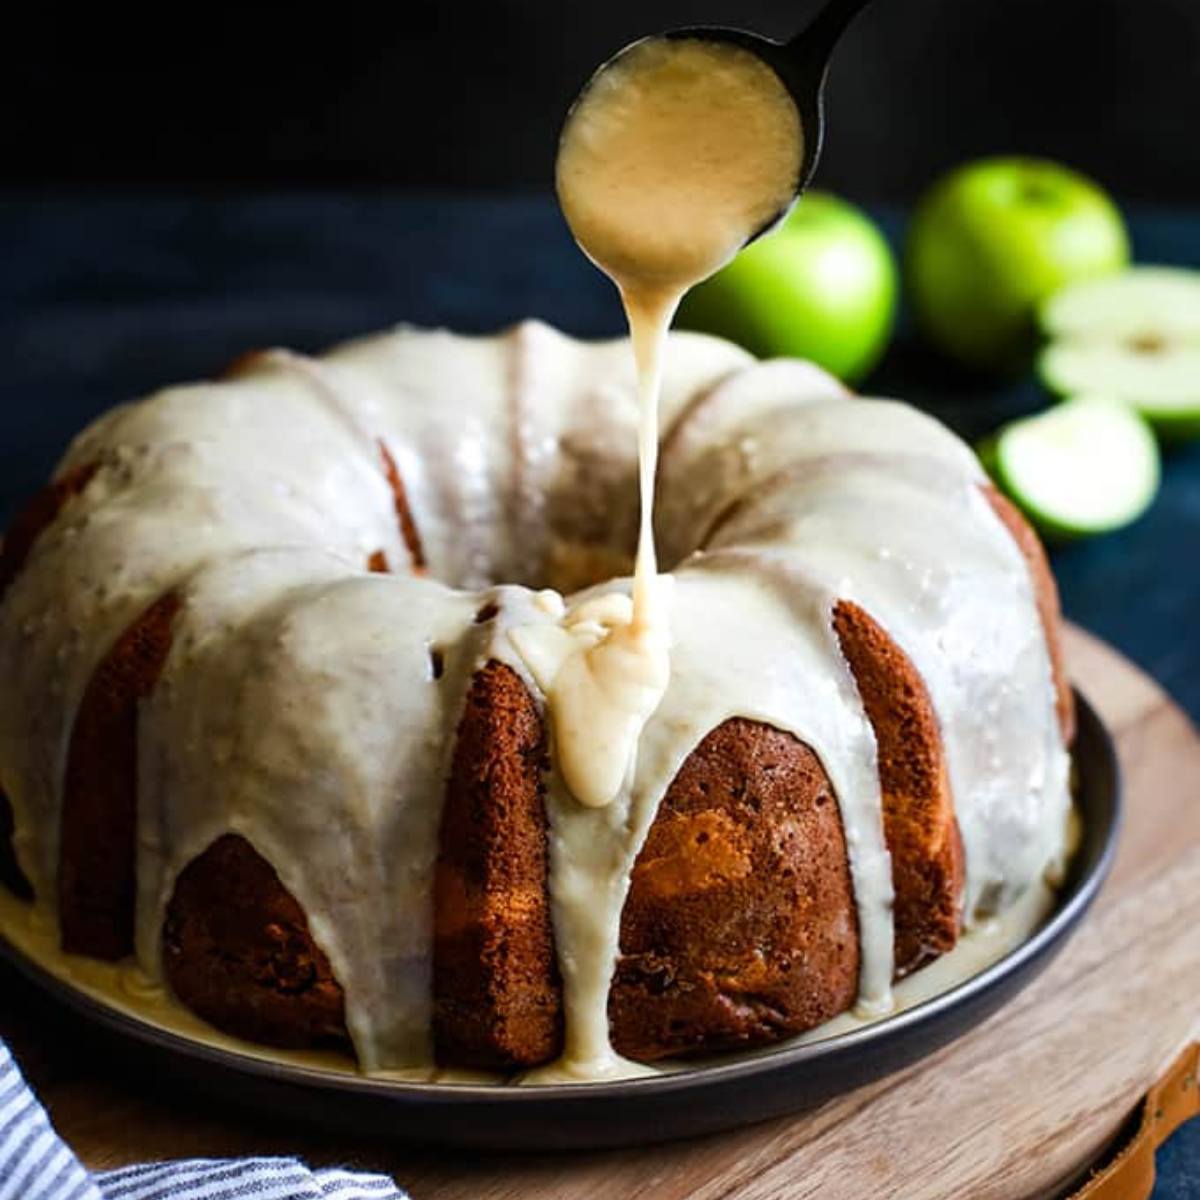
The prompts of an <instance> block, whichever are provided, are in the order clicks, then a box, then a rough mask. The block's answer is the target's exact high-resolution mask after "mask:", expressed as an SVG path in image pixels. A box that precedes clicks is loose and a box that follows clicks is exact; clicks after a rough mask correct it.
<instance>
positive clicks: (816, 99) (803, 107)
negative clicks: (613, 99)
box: [575, 0, 870, 243]
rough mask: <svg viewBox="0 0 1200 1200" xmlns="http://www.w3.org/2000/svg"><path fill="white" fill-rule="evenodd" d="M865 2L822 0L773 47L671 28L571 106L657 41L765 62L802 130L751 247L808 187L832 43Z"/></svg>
mask: <svg viewBox="0 0 1200 1200" xmlns="http://www.w3.org/2000/svg"><path fill="white" fill-rule="evenodd" d="M868 3H870V0H828V3H826V4H825V5H824V7H822V8H820V9H819V10H818V11H817V13H816V14H815V15H814V16H813V18H812V20H810V21H809V23H808V24H807V25H806V26H805V28H804V29H803V30H802V31H801V32H800V33H798V34H796V35H795V36H794V37H792V38H789V39H788V40H787V41H785V42H777V41H774V40H773V39H771V38H767V37H763V36H761V35H760V34H757V33H751V32H750V31H749V30H746V29H735V28H732V27H727V26H708V25H697V26H689V27H686V28H682V29H672V30H668V31H667V32H665V33H661V34H656V35H652V36H651V37H650V38H643V39H641V40H639V41H637V42H632V43H631V44H630V45H628V46H626V47H625V48H624V49H623V50H621V51H619V52H618V53H617V54H615V55H613V57H612V58H610V59H609V60H608V61H607V62H605V63H604V64H603V65H602V66H601V67H600V68H599V69H598V70H597V71H596V72H595V74H594V75H593V76H592V78H591V80H590V81H589V83H588V84H587V85H586V86H585V88H584V89H583V92H581V93H580V97H579V99H577V100H576V102H575V104H576V105H578V104H579V102H580V100H582V99H583V96H584V95H586V94H587V92H588V91H589V90H590V89H591V88H592V87H593V86H595V84H596V81H597V80H599V79H600V78H601V77H602V76H603V75H604V74H605V72H606V71H608V70H609V68H610V67H612V66H613V65H614V64H615V63H617V62H618V60H620V59H622V58H624V57H625V56H626V55H627V54H628V53H629V52H630V51H631V50H632V49H633V48H634V47H636V46H640V45H642V44H643V43H644V42H648V41H652V40H655V39H657V38H664V39H669V40H672V41H681V40H694V41H700V42H708V43H717V44H725V45H733V46H738V47H741V48H742V49H743V50H748V51H749V52H750V53H751V54H753V55H755V56H756V57H757V58H759V59H761V60H762V61H763V62H765V63H766V64H767V65H768V66H769V67H770V68H771V70H772V71H774V72H775V74H776V75H777V76H778V77H779V79H780V80H781V82H782V83H783V85H784V87H785V88H786V89H787V92H788V94H789V95H790V96H791V98H792V100H793V101H794V102H795V105H796V109H797V111H798V112H799V114H800V126H801V130H802V131H803V149H802V154H801V158H800V168H799V173H798V176H797V178H796V184H795V189H794V191H793V193H792V198H791V201H790V202H789V203H788V204H787V205H785V206H784V207H783V208H782V209H780V210H779V211H778V212H776V213H775V214H774V215H773V216H772V217H771V218H770V219H769V220H768V221H766V222H764V223H763V224H762V225H761V226H759V227H758V228H757V229H756V230H755V231H754V233H753V234H752V235H751V236H750V237H749V238H748V239H747V243H749V242H752V241H754V239H755V238H757V237H759V236H760V235H762V234H763V233H766V232H767V230H769V229H771V228H772V227H774V226H775V225H776V224H777V223H778V222H779V220H780V218H782V217H783V216H784V215H785V213H786V212H787V211H788V209H789V208H790V207H791V203H793V202H794V201H795V199H796V198H797V197H798V196H799V195H800V194H801V192H803V191H804V189H805V188H806V187H807V186H808V184H809V180H811V178H812V175H813V172H814V171H815V170H816V167H817V160H818V159H819V158H820V155H821V147H822V144H823V143H824V140H825V79H826V76H827V75H828V73H829V61H830V58H831V57H832V55H833V50H834V47H835V46H836V45H837V42H838V39H839V38H840V37H841V36H842V34H843V33H844V32H845V30H846V28H847V27H848V26H849V24H850V22H851V21H853V20H854V18H855V17H856V16H857V15H858V13H859V12H860V11H861V10H862V9H863V8H865V7H866V6H867V4H868Z"/></svg>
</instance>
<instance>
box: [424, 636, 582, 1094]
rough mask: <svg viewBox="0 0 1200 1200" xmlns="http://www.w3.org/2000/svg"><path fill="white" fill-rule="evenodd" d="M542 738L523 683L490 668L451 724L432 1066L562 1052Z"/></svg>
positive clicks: (517, 1063)
mask: <svg viewBox="0 0 1200 1200" xmlns="http://www.w3.org/2000/svg"><path fill="white" fill-rule="evenodd" d="M546 766H547V747H546V734H545V729H544V726H543V723H542V719H541V716H540V714H539V712H538V709H537V706H536V704H535V703H534V701H533V698H532V696H530V694H529V691H528V689H527V688H526V687H525V684H524V683H523V682H522V680H521V678H520V676H518V675H517V673H516V672H515V671H514V670H513V669H512V668H511V667H508V666H505V665H504V664H502V663H500V662H497V661H494V660H493V661H491V662H488V663H487V664H486V665H485V666H484V667H483V668H482V669H480V670H479V671H478V672H477V673H476V675H475V677H474V679H473V680H472V683H471V687H470V690H469V692H468V694H467V699H466V704H465V707H464V709H463V715H462V719H461V720H460V722H459V726H458V735H457V740H456V743H455V749H454V759H453V763H452V765H451V769H450V779H449V783H448V785H447V789H446V800H445V807H444V809H443V811H442V823H441V832H440V838H439V853H438V860H437V866H436V869H435V876H434V935H433V938H434V945H433V1035H434V1048H435V1053H436V1056H437V1059H438V1061H439V1062H443V1063H449V1064H453V1065H455V1066H467V1067H481V1068H486V1069H500V1070H504V1069H511V1068H514V1067H526V1066H534V1065H536V1064H538V1063H542V1062H545V1061H547V1060H549V1059H551V1058H553V1057H554V1056H555V1055H556V1054H557V1053H558V1051H559V1049H560V1047H561V1045H562V987H561V983H560V980H559V974H558V962H557V959H556V957H555V952H554V935H553V931H552V929H551V924H550V902H549V897H548V895H547V889H546V880H547V869H548V862H547V838H546V812H545V802H544V799H543V783H542V780H543V773H544V771H545V769H546Z"/></svg>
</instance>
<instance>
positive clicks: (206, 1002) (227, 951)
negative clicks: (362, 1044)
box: [162, 833, 349, 1049]
mask: <svg viewBox="0 0 1200 1200" xmlns="http://www.w3.org/2000/svg"><path fill="white" fill-rule="evenodd" d="M162 952H163V969H164V971H165V973H166V976H167V981H168V982H169V983H170V985H171V988H172V990H173V991H174V993H175V995H176V996H178V997H179V999H180V1000H181V1001H182V1002H183V1003H184V1004H186V1005H187V1007H188V1008H190V1009H191V1010H192V1011H193V1012H194V1013H196V1015H197V1016H200V1017H203V1018H204V1020H206V1021H208V1022H209V1024H211V1025H214V1026H216V1028H217V1029H220V1030H223V1031H224V1032H226V1033H231V1034H234V1035H235V1036H237V1037H244V1038H248V1039H250V1040H251V1041H255V1042H262V1043H264V1044H266V1045H270V1046H284V1047H307V1048H312V1047H319V1046H326V1045H327V1046H337V1047H341V1048H346V1049H349V1038H348V1036H347V1034H346V1020H345V1002H344V998H343V995H342V989H341V987H340V985H339V984H338V982H337V980H336V979H335V978H334V976H333V971H332V969H331V968H330V965H329V960H328V958H326V956H325V954H324V952H323V951H322V950H321V948H320V947H319V946H318V945H317V944H316V942H315V941H314V940H313V937H312V934H311V933H310V932H309V928H308V921H307V919H306V918H305V915H304V910H303V909H302V908H301V907H300V905H299V904H298V903H297V902H296V899H295V898H294V897H293V896H292V894H291V892H289V891H288V890H287V888H285V887H284V886H283V884H282V883H281V882H280V880H279V876H278V875H277V874H276V873H275V869H274V868H273V867H272V866H271V864H270V863H269V862H267V860H266V859H265V858H263V857H262V855H261V854H259V853H258V852H257V851H256V850H255V849H254V847H253V846H251V844H250V843H249V842H248V841H247V840H246V839H245V838H244V837H241V836H240V835H238V834H232V833H227V834H224V835H222V836H221V837H219V838H218V839H217V840H216V841H215V842H213V844H212V845H211V846H209V847H208V849H207V850H205V851H204V852H203V853H202V854H200V855H198V856H197V857H196V858H194V859H193V860H192V861H191V862H190V863H189V864H188V865H187V866H186V867H185V868H184V869H183V871H182V872H180V875H179V878H178V880H177V881H176V883H175V891H174V894H173V895H172V897H171V900H170V902H169V904H168V905H167V913H166V921H165V924H164V926H163V942H162Z"/></svg>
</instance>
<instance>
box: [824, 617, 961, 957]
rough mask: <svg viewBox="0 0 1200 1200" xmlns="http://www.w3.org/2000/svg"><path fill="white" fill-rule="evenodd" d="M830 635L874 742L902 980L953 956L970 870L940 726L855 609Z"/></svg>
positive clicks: (896, 658) (878, 632) (909, 673)
mask: <svg viewBox="0 0 1200 1200" xmlns="http://www.w3.org/2000/svg"><path fill="white" fill-rule="evenodd" d="M833 627H834V631H835V632H836V633H837V636H838V642H839V644H840V645H841V648H842V653H843V654H844V655H845V657H846V662H847V663H848V664H849V666H850V671H851V673H852V674H853V676H854V681H855V683H856V685H857V686H858V692H859V696H860V697H861V699H862V704H863V708H864V709H865V711H866V714H867V719H868V720H869V721H870V723H871V729H872V730H873V731H874V734H875V745H876V754H877V763H878V768H879V789H880V792H881V796H882V801H883V832H884V837H885V839H886V841H887V847H888V852H889V853H890V854H891V856H892V887H893V888H894V889H895V901H894V907H893V910H892V916H893V928H894V930H895V968H894V969H895V974H896V977H897V978H900V977H902V976H904V975H907V974H908V973H909V972H911V971H915V970H916V969H917V968H918V967H920V966H922V965H923V964H925V963H926V962H928V961H930V960H931V959H933V958H937V957H938V956H939V955H941V954H945V953H946V952H947V951H948V950H952V949H953V948H954V945H955V943H956V942H957V941H958V934H959V930H960V928H961V926H962V896H963V884H964V882H965V863H964V859H963V848H962V839H961V837H960V836H959V831H958V823H957V821H956V820H955V817H954V801H953V797H952V795H951V791H950V780H949V776H948V774H947V771H946V759H945V753H944V751H943V748H942V739H941V734H940V733H939V731H938V723H937V717H936V715H935V714H934V711H933V704H932V703H931V702H930V699H929V693H928V691H927V690H926V688H925V684H924V681H923V680H922V679H921V676H920V674H919V673H918V672H917V670H916V668H915V667H914V666H913V665H912V662H911V661H910V660H909V658H908V656H907V655H906V654H905V653H904V652H903V651H902V650H901V649H900V647H899V646H897V645H896V643H895V642H894V641H893V640H892V639H891V638H890V637H889V636H888V635H887V633H886V632H885V631H884V629H883V627H882V626H881V625H880V624H879V623H878V622H877V621H875V620H874V618H872V617H871V616H870V615H869V614H868V613H867V612H866V611H865V610H864V609H862V608H860V607H859V606H858V605H857V604H851V603H850V602H849V601H846V600H842V601H839V602H838V604H837V605H836V606H835V607H834V611H833Z"/></svg>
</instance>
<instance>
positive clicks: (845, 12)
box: [786, 0, 871, 86]
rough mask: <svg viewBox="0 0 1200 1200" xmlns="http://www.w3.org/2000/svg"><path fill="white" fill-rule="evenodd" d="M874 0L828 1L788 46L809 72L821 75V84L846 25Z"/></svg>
mask: <svg viewBox="0 0 1200 1200" xmlns="http://www.w3.org/2000/svg"><path fill="white" fill-rule="evenodd" d="M870 2H871V0H828V3H827V4H826V5H825V6H824V7H823V8H822V9H821V10H820V11H819V12H818V13H817V15H816V16H815V17H813V19H812V20H811V21H809V23H808V24H807V25H806V26H805V27H804V28H803V29H802V30H801V31H800V32H799V33H798V34H796V36H795V37H794V38H792V39H791V40H790V41H789V42H788V43H787V45H786V49H787V50H788V51H789V52H791V54H793V55H794V56H795V57H796V58H797V59H798V60H799V62H800V64H801V65H803V66H804V67H805V68H806V69H807V70H808V71H809V72H812V73H814V74H816V75H817V76H818V78H817V80H815V81H814V82H816V83H817V85H818V86H819V85H820V82H821V80H822V79H823V78H824V75H825V71H826V70H827V69H828V67H829V57H830V55H831V54H832V53H833V48H834V46H835V45H836V44H837V41H838V38H840V37H841V36H842V34H843V33H845V31H846V26H847V25H849V24H850V22H851V21H853V20H854V18H855V17H856V16H858V14H859V13H860V12H861V11H862V10H863V9H864V8H866V6H867V5H868V4H869V3H870Z"/></svg>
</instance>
